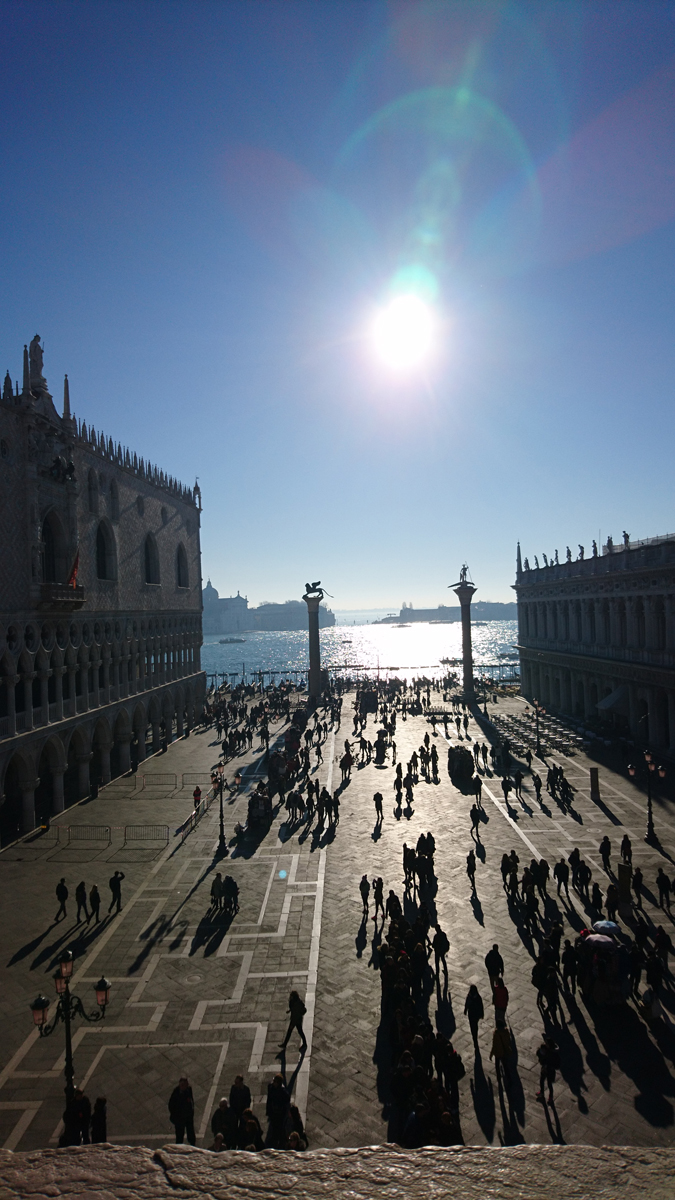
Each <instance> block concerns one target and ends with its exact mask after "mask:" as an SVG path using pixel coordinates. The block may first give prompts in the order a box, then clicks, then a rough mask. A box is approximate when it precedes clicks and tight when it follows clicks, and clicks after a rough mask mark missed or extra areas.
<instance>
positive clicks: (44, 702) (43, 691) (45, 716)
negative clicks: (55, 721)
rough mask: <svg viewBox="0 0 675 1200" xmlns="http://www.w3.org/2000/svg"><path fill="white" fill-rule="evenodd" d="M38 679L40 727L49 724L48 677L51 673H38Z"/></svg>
mask: <svg viewBox="0 0 675 1200" xmlns="http://www.w3.org/2000/svg"><path fill="white" fill-rule="evenodd" d="M38 674H39V678H40V708H41V710H42V715H41V718H40V724H41V725H48V724H49V676H50V675H51V671H40V672H38Z"/></svg>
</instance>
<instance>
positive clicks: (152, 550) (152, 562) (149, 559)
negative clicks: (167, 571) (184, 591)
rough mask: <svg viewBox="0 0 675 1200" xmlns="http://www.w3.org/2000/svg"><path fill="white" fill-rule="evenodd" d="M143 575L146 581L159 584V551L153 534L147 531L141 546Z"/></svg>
mask: <svg viewBox="0 0 675 1200" xmlns="http://www.w3.org/2000/svg"><path fill="white" fill-rule="evenodd" d="M143 559H144V563H143V566H144V576H143V578H144V579H145V582H146V583H150V584H155V585H157V584H159V582H160V576H159V551H158V549H157V539H156V538H155V536H154V534H152V533H148V534H147V535H146V538H145V543H144V547H143Z"/></svg>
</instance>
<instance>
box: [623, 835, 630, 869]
mask: <svg viewBox="0 0 675 1200" xmlns="http://www.w3.org/2000/svg"><path fill="white" fill-rule="evenodd" d="M621 858H622V860H623V862H625V863H628V865H629V866H631V864H632V862H633V845H632V842H631V840H630V838H629V836H628V834H627V833H624V835H623V837H622V839H621Z"/></svg>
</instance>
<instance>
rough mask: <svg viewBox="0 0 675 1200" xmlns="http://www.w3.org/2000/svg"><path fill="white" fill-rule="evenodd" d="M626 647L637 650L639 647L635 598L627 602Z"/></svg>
mask: <svg viewBox="0 0 675 1200" xmlns="http://www.w3.org/2000/svg"><path fill="white" fill-rule="evenodd" d="M626 645H627V646H630V647H631V648H636V647H637V645H638V635H637V617H636V613H635V598H634V597H633V596H631V597H629V598H628V599H627V600H626Z"/></svg>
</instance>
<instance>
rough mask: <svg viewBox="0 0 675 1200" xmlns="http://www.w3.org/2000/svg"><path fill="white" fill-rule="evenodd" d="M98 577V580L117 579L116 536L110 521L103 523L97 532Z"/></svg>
mask: <svg viewBox="0 0 675 1200" xmlns="http://www.w3.org/2000/svg"><path fill="white" fill-rule="evenodd" d="M96 575H97V578H98V579H116V578H117V554H116V549H115V535H114V533H113V531H112V529H111V527H110V524H109V523H108V521H101V522H100V523H99V526H98V529H97V530H96Z"/></svg>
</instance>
